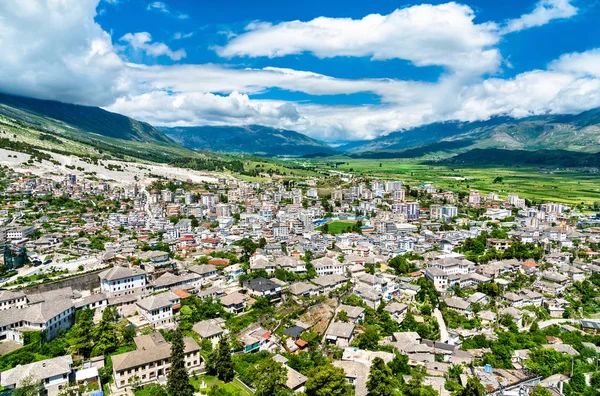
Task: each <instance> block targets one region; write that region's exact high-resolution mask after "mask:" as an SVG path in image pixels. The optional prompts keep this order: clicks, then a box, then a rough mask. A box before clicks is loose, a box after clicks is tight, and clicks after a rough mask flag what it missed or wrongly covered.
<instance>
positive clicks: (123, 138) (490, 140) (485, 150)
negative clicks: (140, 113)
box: [0, 94, 600, 166]
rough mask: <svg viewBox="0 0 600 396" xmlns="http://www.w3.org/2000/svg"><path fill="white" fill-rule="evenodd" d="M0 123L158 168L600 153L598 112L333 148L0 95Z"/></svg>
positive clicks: (588, 157)
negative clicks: (221, 160)
mask: <svg viewBox="0 0 600 396" xmlns="http://www.w3.org/2000/svg"><path fill="white" fill-rule="evenodd" d="M1 117H4V118H5V121H4V125H6V127H10V126H11V125H13V124H14V127H15V128H16V127H20V128H21V129H22V130H23V131H30V132H29V134H28V135H24V136H28V137H29V139H34V140H35V139H38V138H40V139H42V138H43V139H45V143H44V144H46V145H48V144H50V140H49V138H48V136H49V135H53V136H54V137H55V138H57V139H59V138H66V139H70V140H71V141H74V142H77V144H80V145H85V146H87V147H90V148H92V149H93V150H96V153H95V155H101V154H102V153H103V152H110V153H112V154H113V155H118V156H123V157H127V156H129V157H135V158H142V159H147V160H156V161H161V162H170V161H172V160H173V159H175V158H182V157H183V158H200V157H201V158H207V157H209V156H211V155H212V154H209V153H206V152H205V151H210V152H213V153H220V154H241V153H244V154H253V155H264V156H296V157H305V158H311V157H320V156H336V155H348V156H350V157H354V158H372V159H377V158H420V159H423V160H427V161H438V163H439V162H445V163H448V164H466V165H469V164H470V165H474V164H502V165H511V164H514V165H518V164H522V165H535V164H538V165H552V163H554V164H561V165H563V166H596V165H595V164H598V161H599V158H600V155H596V154H597V153H600V108H598V109H593V110H590V111H586V112H583V113H580V114H575V115H543V116H533V117H527V118H521V119H514V118H510V117H494V118H491V119H489V120H486V121H476V122H460V121H448V122H439V123H433V124H429V125H424V126H421V127H417V128H413V129H408V130H405V131H398V132H393V133H390V134H388V135H386V136H381V137H379V138H376V139H373V140H370V141H356V142H345V143H343V144H341V145H339V146H337V147H335V148H332V147H331V146H329V145H327V144H326V143H324V142H321V141H319V140H315V139H313V138H310V137H308V136H306V135H303V134H302V133H299V132H296V131H291V130H285V129H276V128H271V127H266V126H260V125H247V126H195V127H174V128H167V127H153V126H152V125H150V124H148V123H145V122H141V121H137V120H134V119H132V118H129V117H126V116H123V115H121V114H116V113H111V112H108V111H106V110H103V109H101V108H98V107H91V106H80V105H74V104H68V103H61V102H56V101H49V100H39V99H32V98H26V97H20V96H13V95H7V94H0V118H1ZM6 122H8V124H7V123H6ZM11 123H12V124H11ZM0 126H1V125H0ZM9 130H10V129H9ZM30 143H31V142H30ZM55 143H56V142H55ZM57 144H58V143H57ZM39 147H43V145H39ZM62 147H63V148H65V146H62ZM86 150H87V149H86ZM534 152H535V155H534V154H533V153H534ZM528 153H529V154H528ZM577 153H580V154H581V155H580V156H579V157H578V156H577ZM584 154H585V155H584ZM215 155H218V154H215ZM213 156H214V155H213ZM525 157H527V158H525Z"/></svg>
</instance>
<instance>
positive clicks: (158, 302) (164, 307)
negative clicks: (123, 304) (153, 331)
mask: <svg viewBox="0 0 600 396" xmlns="http://www.w3.org/2000/svg"><path fill="white" fill-rule="evenodd" d="M180 301H181V300H180V298H179V296H178V295H177V294H175V293H173V292H170V291H169V292H165V293H161V294H156V295H153V296H150V297H146V298H143V299H141V300H140V301H138V302H137V303H136V304H137V306H138V307H139V308H140V315H141V316H142V317H143V318H144V319H146V320H147V321H148V323H150V325H151V326H152V327H154V328H156V327H160V326H166V325H169V324H171V323H173V306H174V305H177V304H179V302H180Z"/></svg>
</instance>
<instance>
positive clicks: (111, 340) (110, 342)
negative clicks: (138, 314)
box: [92, 307, 119, 356]
mask: <svg viewBox="0 0 600 396" xmlns="http://www.w3.org/2000/svg"><path fill="white" fill-rule="evenodd" d="M117 317H118V316H117V311H116V309H115V308H114V307H107V308H105V309H104V311H103V312H102V319H101V320H100V323H99V324H98V326H97V327H96V331H95V333H96V334H95V338H96V343H95V344H94V348H93V349H92V355H93V356H100V355H105V354H107V353H110V352H112V351H114V350H115V349H116V348H117V346H118V342H119V339H118V336H117V333H116V331H115V325H116V321H117Z"/></svg>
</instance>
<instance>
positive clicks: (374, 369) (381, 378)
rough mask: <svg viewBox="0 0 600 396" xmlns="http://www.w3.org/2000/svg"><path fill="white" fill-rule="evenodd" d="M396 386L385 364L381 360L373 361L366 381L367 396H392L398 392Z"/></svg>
mask: <svg viewBox="0 0 600 396" xmlns="http://www.w3.org/2000/svg"><path fill="white" fill-rule="evenodd" d="M397 387H398V384H397V382H396V380H395V378H394V376H393V375H392V370H390V368H389V367H388V366H387V365H386V364H385V362H384V361H383V359H381V358H379V357H377V358H375V359H373V363H372V365H371V371H370V372H369V379H368V380H367V389H368V390H369V393H367V396H394V395H398V394H399V392H398V391H397V390H396V388H397Z"/></svg>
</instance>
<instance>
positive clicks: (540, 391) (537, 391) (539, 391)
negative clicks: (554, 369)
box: [529, 385, 552, 396]
mask: <svg viewBox="0 0 600 396" xmlns="http://www.w3.org/2000/svg"><path fill="white" fill-rule="evenodd" d="M529 396H552V392H550V391H549V390H548V389H546V388H544V387H542V386H541V385H536V386H534V387H533V390H532V391H531V393H530V394H529Z"/></svg>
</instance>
